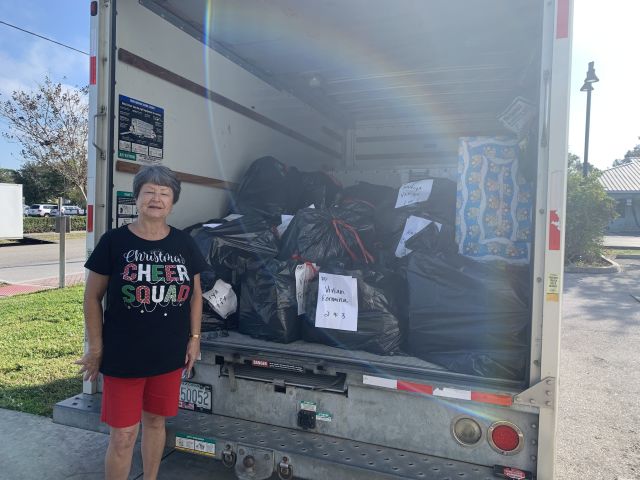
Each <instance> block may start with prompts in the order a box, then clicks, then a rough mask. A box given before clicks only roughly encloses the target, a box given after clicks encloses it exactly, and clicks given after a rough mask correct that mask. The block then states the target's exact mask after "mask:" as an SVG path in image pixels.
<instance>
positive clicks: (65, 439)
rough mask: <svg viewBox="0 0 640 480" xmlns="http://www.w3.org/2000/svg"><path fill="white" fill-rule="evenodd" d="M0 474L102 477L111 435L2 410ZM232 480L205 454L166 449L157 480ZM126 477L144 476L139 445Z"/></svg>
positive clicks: (27, 479)
mask: <svg viewBox="0 0 640 480" xmlns="http://www.w3.org/2000/svg"><path fill="white" fill-rule="evenodd" d="M0 425H2V428H0V445H2V447H1V448H0V478H6V479H11V480H34V479H47V480H63V479H68V478H73V479H74V480H98V479H103V478H104V454H105V452H106V450H107V445H108V443H109V436H108V435H105V434H104V433H98V432H93V431H89V430H82V429H79V428H74V427H68V426H65V425H58V424H56V423H53V421H52V420H51V419H50V418H48V417H40V416H37V415H31V414H28V413H21V412H14V411H12V410H4V409H0ZM212 478H215V479H217V480H233V479H235V476H234V474H233V471H229V470H227V469H226V468H225V467H224V466H223V465H222V463H221V462H219V461H216V460H212V459H210V458H206V457H199V456H197V455H192V454H188V453H182V452H177V451H174V450H169V451H167V452H166V454H165V456H164V457H163V459H162V464H161V467H160V474H159V476H158V479H159V480H185V479H189V480H205V479H207V480H210V479H212ZM129 479H130V480H134V479H136V480H137V479H142V458H141V453H140V443H137V444H136V447H135V451H134V456H133V465H132V467H131V474H130V475H129Z"/></svg>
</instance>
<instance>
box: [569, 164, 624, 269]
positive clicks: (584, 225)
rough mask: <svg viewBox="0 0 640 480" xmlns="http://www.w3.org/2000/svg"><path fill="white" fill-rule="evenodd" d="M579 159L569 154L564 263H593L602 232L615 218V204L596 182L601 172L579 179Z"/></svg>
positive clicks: (598, 248) (600, 243)
mask: <svg viewBox="0 0 640 480" xmlns="http://www.w3.org/2000/svg"><path fill="white" fill-rule="evenodd" d="M581 165H582V164H581V163H580V158H579V157H578V156H576V155H573V154H571V153H570V154H569V169H568V174H567V215H566V217H567V218H566V231H565V263H573V262H576V261H584V262H587V263H593V262H594V261H596V260H597V259H598V258H599V256H600V255H602V251H603V247H602V245H603V238H604V232H605V229H606V228H607V225H609V222H611V220H613V219H614V218H615V217H616V216H617V213H616V202H615V200H614V199H613V198H611V197H609V196H608V195H607V192H606V191H605V189H604V187H603V186H602V184H601V183H600V181H599V178H600V175H601V172H599V171H598V170H596V169H591V171H590V172H589V173H588V175H587V176H586V177H584V176H583V175H582V166H581Z"/></svg>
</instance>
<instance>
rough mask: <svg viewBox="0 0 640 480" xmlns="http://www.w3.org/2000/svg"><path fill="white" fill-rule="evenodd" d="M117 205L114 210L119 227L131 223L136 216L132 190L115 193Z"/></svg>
mask: <svg viewBox="0 0 640 480" xmlns="http://www.w3.org/2000/svg"><path fill="white" fill-rule="evenodd" d="M116 199H117V207H118V209H117V210H116V225H117V226H118V227H121V226H123V225H127V224H128V223H132V222H133V221H134V220H135V219H136V218H138V208H137V207H136V199H135V198H134V197H133V192H121V191H118V192H117V193H116Z"/></svg>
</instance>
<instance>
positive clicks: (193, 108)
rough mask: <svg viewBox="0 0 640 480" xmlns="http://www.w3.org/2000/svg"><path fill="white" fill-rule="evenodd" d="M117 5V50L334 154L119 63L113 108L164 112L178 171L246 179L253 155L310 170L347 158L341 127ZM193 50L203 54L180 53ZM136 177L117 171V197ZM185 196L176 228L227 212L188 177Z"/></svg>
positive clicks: (153, 19) (169, 157)
mask: <svg viewBox="0 0 640 480" xmlns="http://www.w3.org/2000/svg"><path fill="white" fill-rule="evenodd" d="M117 9H118V15H117V24H116V37H117V39H116V45H117V47H118V49H120V50H126V51H129V52H131V53H133V54H134V55H136V56H138V57H142V58H143V59H145V60H147V61H149V62H152V63H153V64H155V65H158V66H160V67H162V68H164V69H166V70H169V71H171V72H173V73H176V74H177V75H179V76H181V77H185V78H186V79H188V80H190V81H192V82H195V83H196V84H198V85H201V86H203V87H205V88H206V89H208V90H210V91H212V92H215V93H217V94H219V95H222V96H224V97H226V98H228V99H230V100H231V101H232V102H237V103H239V104H241V105H242V106H244V107H246V108H248V109H251V110H252V111H254V112H256V113H258V114H260V115H262V116H264V117H267V118H268V119H270V120H271V121H273V122H275V123H277V124H278V125H280V126H282V127H283V128H284V129H287V128H288V129H292V130H295V132H297V133H299V134H301V135H303V136H304V137H305V138H306V139H308V140H309V141H310V142H311V143H313V142H315V143H316V144H318V145H320V146H321V147H324V148H325V149H326V150H327V151H332V152H335V154H333V155H331V154H328V153H326V152H325V151H321V150H320V149H319V148H317V147H316V146H313V145H309V144H308V143H305V142H302V141H300V140H298V139H295V138H291V137H290V136H288V135H286V134H283V133H281V131H278V130H276V129H274V128H271V127H269V126H266V125H264V124H262V123H259V122H257V121H255V120H254V119H251V118H248V117H247V116H244V115H241V114H239V113H237V112H235V111H232V110H230V109H228V108H226V107H224V106H221V105H220V104H218V103H215V102H213V101H211V100H207V99H206V98H204V97H203V96H200V95H197V94H194V93H193V92H191V91H188V90H186V89H184V88H180V87H178V86H176V85H174V84H172V83H170V82H168V81H166V80H164V79H161V78H158V77H157V76H154V75H152V74H150V73H147V72H145V71H142V70H140V69H139V68H136V67H134V66H132V65H130V64H127V63H124V62H122V61H119V62H118V63H117V65H116V85H115V100H114V101H115V105H114V109H115V112H116V114H117V111H118V97H119V95H125V96H127V97H130V98H134V99H136V100H140V101H142V102H145V103H147V104H150V105H153V106H157V107H160V108H163V109H164V158H163V164H164V165H166V166H168V167H170V168H173V169H174V170H177V171H179V172H184V173H188V174H192V175H199V176H203V177H209V178H215V179H220V180H224V181H232V182H233V181H238V180H239V179H240V178H241V175H242V174H243V173H244V171H245V170H246V169H247V167H248V166H249V164H250V163H251V162H252V161H253V160H255V159H256V158H259V157H261V156H264V155H272V156H275V157H276V158H279V159H281V160H282V161H284V162H285V163H287V164H290V165H295V166H298V167H300V168H301V169H304V170H314V169H319V168H321V167H323V166H324V167H326V168H333V167H334V166H336V165H337V164H340V163H342V161H343V156H342V151H343V142H344V140H343V129H342V127H341V126H340V125H337V124H336V123H335V122H333V121H331V120H329V119H327V118H325V117H324V116H322V115H321V114H319V113H318V112H317V111H315V110H313V109H312V108H311V107H309V106H308V105H306V104H304V103H303V102H301V101H300V100H298V99H297V98H295V97H294V96H292V95H291V94H290V93H288V92H285V91H279V90H277V89H275V88H273V87H272V86H270V85H268V84H267V83H265V82H264V81H262V80H260V79H259V78H257V77H256V76H254V75H252V74H250V73H249V72H247V71H246V70H244V69H242V68H241V67H239V66H238V65H236V64H235V63H233V62H231V61H230V60H228V59H227V58H225V57H223V56H222V55H220V54H219V53H217V52H215V51H214V50H212V49H210V48H208V47H206V46H205V45H203V44H202V43H201V42H200V41H198V40H196V39H195V38H193V37H192V36H191V35H189V34H187V33H185V32H184V31H183V30H181V29H180V28H178V27H177V26H175V25H173V24H171V23H169V22H167V21H165V20H164V19H162V18H161V17H160V16H156V15H151V14H149V11H148V10H147V9H146V8H144V7H143V6H141V5H140V4H139V3H138V2H125V1H121V2H118V3H117ZM142 25H144V27H141V26H142ZM194 51H197V52H201V54H200V55H193V54H189V55H175V53H174V52H194ZM169 99H170V101H169ZM115 120H116V121H115V125H114V128H115V132H116V134H115V136H116V138H115V145H114V149H116V153H115V154H114V157H115V158H114V161H118V160H119V159H118V158H117V147H118V145H117V142H118V140H117V132H118V123H117V117H116V119H115ZM132 178H133V177H132V175H131V174H129V173H125V172H121V171H117V169H116V171H115V172H114V181H113V183H114V188H113V195H114V200H115V195H116V192H117V191H131V182H132ZM182 199H183V200H182V201H180V202H178V203H177V204H176V205H175V207H174V212H173V214H172V215H171V217H170V218H169V222H170V223H171V224H172V225H174V226H176V227H185V226H188V225H191V224H193V223H196V222H199V221H203V220H204V219H209V218H212V217H215V216H219V215H222V214H224V213H226V212H225V209H226V205H227V192H226V191H225V190H221V189H216V188H210V187H207V186H201V185H196V184H193V183H188V182H183V193H182Z"/></svg>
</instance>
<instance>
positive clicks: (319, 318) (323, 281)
mask: <svg viewBox="0 0 640 480" xmlns="http://www.w3.org/2000/svg"><path fill="white" fill-rule="evenodd" d="M319 275H320V280H319V282H318V304H317V307H316V322H315V325H316V327H320V328H333V329H335V330H346V331H349V332H357V331H358V279H356V278H353V277H349V276H346V275H333V274H330V273H322V272H320V274H319Z"/></svg>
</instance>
